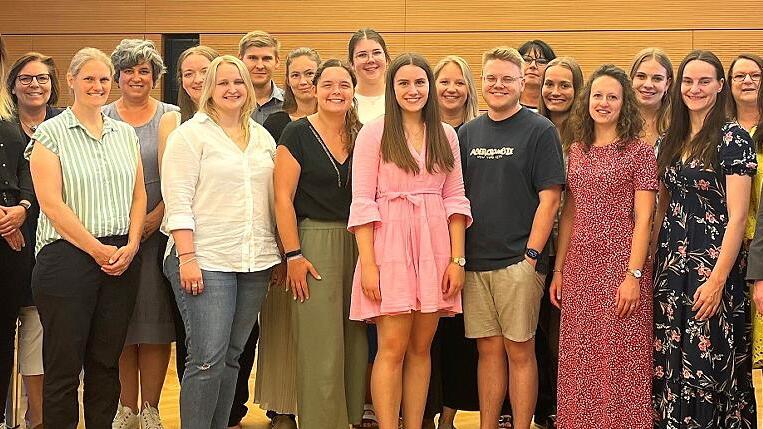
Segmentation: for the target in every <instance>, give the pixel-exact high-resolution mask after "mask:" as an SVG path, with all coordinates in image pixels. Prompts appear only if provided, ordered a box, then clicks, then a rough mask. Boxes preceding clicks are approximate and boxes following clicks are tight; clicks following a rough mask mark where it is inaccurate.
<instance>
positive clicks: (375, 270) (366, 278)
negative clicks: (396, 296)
mask: <svg viewBox="0 0 763 429" xmlns="http://www.w3.org/2000/svg"><path fill="white" fill-rule="evenodd" d="M360 286H361V288H362V289H363V295H365V296H366V298H368V299H370V300H371V301H381V289H380V288H379V267H378V266H377V265H376V263H375V262H374V263H371V264H366V265H361V266H360Z"/></svg>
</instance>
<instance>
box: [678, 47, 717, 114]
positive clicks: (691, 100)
mask: <svg viewBox="0 0 763 429" xmlns="http://www.w3.org/2000/svg"><path fill="white" fill-rule="evenodd" d="M722 89H723V78H720V79H718V76H717V74H716V71H715V67H713V66H712V64H710V63H707V62H704V61H700V60H693V61H689V62H688V63H687V64H686V66H685V67H684V72H683V77H682V79H681V98H682V99H683V102H684V104H686V107H687V108H688V109H689V110H690V111H692V112H696V113H704V114H707V113H708V112H709V111H710V109H712V108H713V106H714V105H715V101H716V100H717V99H718V93H719V92H721V90H722Z"/></svg>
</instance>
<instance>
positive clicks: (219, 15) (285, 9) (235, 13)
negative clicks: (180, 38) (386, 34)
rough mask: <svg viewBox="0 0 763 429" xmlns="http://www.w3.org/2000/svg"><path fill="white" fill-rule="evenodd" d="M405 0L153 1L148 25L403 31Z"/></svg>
mask: <svg viewBox="0 0 763 429" xmlns="http://www.w3.org/2000/svg"><path fill="white" fill-rule="evenodd" d="M404 14H405V0H385V1H360V0H333V1H316V0H310V1H306V0H300V1H283V0H259V1H250V0H240V1H228V2H224V3H223V2H220V1H209V0H164V1H151V2H149V5H148V6H147V10H146V31H149V32H163V33H168V32H169V33H173V32H177V33H246V32H248V31H252V30H256V29H262V30H265V31H269V32H273V33H306V32H323V31H330V32H341V33H352V32H354V31H355V30H357V29H358V28H362V27H373V28H376V29H377V30H378V31H403V30H404V27H405V15H404Z"/></svg>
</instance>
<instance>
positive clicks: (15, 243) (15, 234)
mask: <svg viewBox="0 0 763 429" xmlns="http://www.w3.org/2000/svg"><path fill="white" fill-rule="evenodd" d="M3 238H5V241H7V242H8V246H10V247H11V249H13V250H15V251H17V252H20V251H21V249H22V248H23V247H24V246H26V242H25V241H24V234H22V233H21V230H20V229H14V230H13V231H12V232H11V233H10V234H6V235H5V236H4V237H3Z"/></svg>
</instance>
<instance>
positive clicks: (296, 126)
mask: <svg viewBox="0 0 763 429" xmlns="http://www.w3.org/2000/svg"><path fill="white" fill-rule="evenodd" d="M271 116H272V115H271ZM305 120H307V119H305ZM302 127H303V125H302V121H294V122H291V123H289V124H288V125H286V128H284V130H283V132H282V133H281V138H279V139H278V145H279V146H284V147H285V148H286V149H288V150H289V153H291V156H293V157H294V159H295V160H297V163H299V165H304V164H303V162H302V161H303V159H304V154H303V152H302V142H301V137H300V134H302V133H301V131H302Z"/></svg>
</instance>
